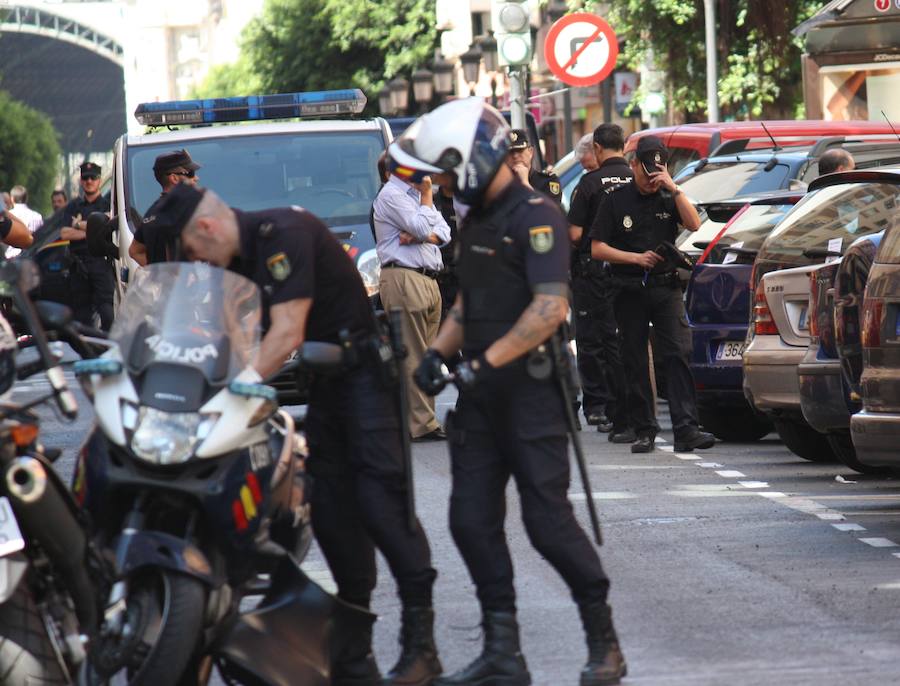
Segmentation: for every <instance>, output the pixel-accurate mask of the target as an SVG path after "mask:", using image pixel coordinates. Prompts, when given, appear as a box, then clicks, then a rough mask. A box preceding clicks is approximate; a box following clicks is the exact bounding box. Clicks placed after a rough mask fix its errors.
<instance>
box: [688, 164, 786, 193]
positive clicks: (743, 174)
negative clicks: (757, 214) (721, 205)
mask: <svg viewBox="0 0 900 686" xmlns="http://www.w3.org/2000/svg"><path fill="white" fill-rule="evenodd" d="M766 165H767V162H709V163H708V164H706V165H705V166H704V167H703V168H702V169H700V170H699V171H693V170H692V169H688V170H685V171H684V173H683V174H680V175H679V176H678V178H677V179H676V181H677V182H678V185H679V186H680V187H681V190H683V191H684V192H685V193H687V196H688V197H689V198H690V199H691V200H693V201H694V202H703V203H710V202H716V201H719V200H728V199H729V198H736V197H738V196H739V195H753V194H756V193H762V192H765V191H777V190H780V189H782V188H784V187H785V186H786V185H787V181H788V173H789V172H790V167H788V166H787V165H786V164H776V165H775V166H774V167H772V168H771V169H770V170H769V171H766Z"/></svg>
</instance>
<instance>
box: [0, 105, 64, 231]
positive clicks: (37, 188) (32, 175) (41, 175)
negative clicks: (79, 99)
mask: <svg viewBox="0 0 900 686" xmlns="http://www.w3.org/2000/svg"><path fill="white" fill-rule="evenodd" d="M60 154H61V153H60V148H59V142H58V134H57V132H56V129H54V128H53V124H52V123H50V119H49V118H48V117H47V116H46V115H44V114H42V113H41V112H38V111H37V110H34V109H32V108H31V107H28V106H27V105H25V104H24V103H21V102H19V101H18V100H14V99H13V98H12V97H10V95H9V94H8V93H6V92H4V91H0V188H3V189H4V190H8V189H10V188H12V187H13V186H15V185H16V184H21V185H23V186H25V187H26V188H27V189H28V196H29V205H30V206H31V207H32V208H34V209H37V210H38V211H39V212H41V213H42V214H47V213H48V211H49V209H50V193H51V191H52V190H53V187H54V181H55V179H56V171H57V167H58V166H59V159H60Z"/></svg>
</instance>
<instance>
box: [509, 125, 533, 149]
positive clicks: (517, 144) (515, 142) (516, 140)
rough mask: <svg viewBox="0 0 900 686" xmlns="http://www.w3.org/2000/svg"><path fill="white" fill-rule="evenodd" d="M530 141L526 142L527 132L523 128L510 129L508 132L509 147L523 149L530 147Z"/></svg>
mask: <svg viewBox="0 0 900 686" xmlns="http://www.w3.org/2000/svg"><path fill="white" fill-rule="evenodd" d="M530 147H531V143H529V142H528V133H527V132H526V131H525V130H524V129H512V130H510V132H509V149H510V150H525V149H526V148H530Z"/></svg>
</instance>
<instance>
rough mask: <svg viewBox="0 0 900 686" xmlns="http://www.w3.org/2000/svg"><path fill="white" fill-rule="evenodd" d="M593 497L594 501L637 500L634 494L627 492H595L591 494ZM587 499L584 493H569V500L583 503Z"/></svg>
mask: <svg viewBox="0 0 900 686" xmlns="http://www.w3.org/2000/svg"><path fill="white" fill-rule="evenodd" d="M591 496H592V497H593V499H594V500H630V499H632V498H637V496H636V495H634V494H633V493H626V492H625V491H594V492H593V493H591ZM585 499H586V498H585V496H584V493H569V500H574V501H577V502H582V501H584V500H585Z"/></svg>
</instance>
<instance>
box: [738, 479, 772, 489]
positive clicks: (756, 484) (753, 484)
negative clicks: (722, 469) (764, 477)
mask: <svg viewBox="0 0 900 686" xmlns="http://www.w3.org/2000/svg"><path fill="white" fill-rule="evenodd" d="M738 483H739V484H740V485H741V486H743V487H744V488H768V487H769V482H768V481H738Z"/></svg>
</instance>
